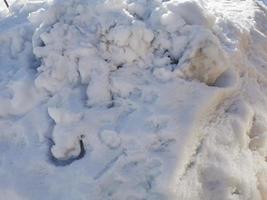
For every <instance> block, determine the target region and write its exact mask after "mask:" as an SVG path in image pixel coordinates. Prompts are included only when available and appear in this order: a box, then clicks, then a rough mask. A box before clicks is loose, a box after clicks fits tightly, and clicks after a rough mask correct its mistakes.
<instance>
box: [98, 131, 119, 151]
mask: <svg viewBox="0 0 267 200" xmlns="http://www.w3.org/2000/svg"><path fill="white" fill-rule="evenodd" d="M99 138H100V140H101V141H102V142H103V143H104V144H105V145H107V147H108V148H111V149H117V148H118V147H119V146H120V144H121V139H120V136H119V135H118V133H117V132H115V131H112V130H103V131H101V132H100V133H99Z"/></svg>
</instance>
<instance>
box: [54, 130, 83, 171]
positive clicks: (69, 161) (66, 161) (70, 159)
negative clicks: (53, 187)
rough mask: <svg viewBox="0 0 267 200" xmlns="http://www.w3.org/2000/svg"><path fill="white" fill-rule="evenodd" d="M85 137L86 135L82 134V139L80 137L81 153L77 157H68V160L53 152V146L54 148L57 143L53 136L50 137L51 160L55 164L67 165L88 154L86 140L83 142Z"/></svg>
mask: <svg viewBox="0 0 267 200" xmlns="http://www.w3.org/2000/svg"><path fill="white" fill-rule="evenodd" d="M84 137H85V136H84V135H80V139H79V145H80V153H79V155H78V156H76V157H71V158H69V159H66V160H61V159H58V158H56V157H55V156H54V155H53V154H52V152H51V148H52V146H54V145H55V143H54V141H53V140H52V139H51V138H49V160H50V161H51V162H52V163H53V164H54V165H55V166H67V165H70V164H71V163H72V162H74V161H76V160H80V159H82V158H83V157H84V156H85V154H86V151H85V147H84V142H83V139H84Z"/></svg>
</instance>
